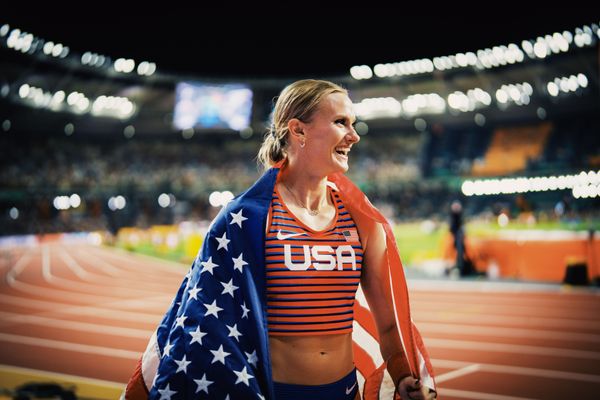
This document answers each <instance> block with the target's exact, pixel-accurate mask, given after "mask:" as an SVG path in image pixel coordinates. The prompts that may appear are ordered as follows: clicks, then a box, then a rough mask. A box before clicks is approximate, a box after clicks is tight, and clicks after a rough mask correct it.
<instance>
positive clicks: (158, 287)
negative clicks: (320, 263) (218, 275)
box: [0, 243, 600, 400]
mask: <svg viewBox="0 0 600 400" xmlns="http://www.w3.org/2000/svg"><path fill="white" fill-rule="evenodd" d="M186 270H187V267H186V266H183V265H179V264H173V263H169V262H165V261H158V260H156V259H152V258H148V257H143V256H136V255H130V254H127V253H124V252H120V251H117V250H113V249H109V248H104V247H97V246H91V245H86V244H65V243H46V244H42V245H39V246H31V247H11V248H8V247H6V248H2V249H0V274H1V276H2V279H1V282H0V367H1V368H0V382H4V384H6V381H7V379H8V380H10V376H12V375H10V376H9V375H7V374H8V373H7V372H6V371H9V370H10V369H11V368H12V367H21V368H27V370H22V369H21V368H18V370H19V371H31V370H35V371H37V372H39V371H48V372H54V373H60V374H65V375H60V376H62V377H65V376H66V377H68V378H69V379H72V380H73V381H75V382H77V380H78V379H80V378H79V377H83V378H93V382H96V383H100V384H104V385H106V386H112V387H113V389H115V388H116V389H120V388H122V387H123V385H124V384H125V383H126V382H127V380H128V378H129V376H130V374H131V372H132V370H133V368H134V366H135V364H136V362H137V360H138V358H139V356H140V354H141V352H142V351H143V350H144V349H145V347H146V343H147V340H148V338H149V337H150V335H151V334H152V331H153V330H154V328H155V327H156V325H157V323H158V322H159V320H160V318H161V317H162V314H163V313H164V311H165V310H166V309H167V307H168V306H169V304H170V301H171V299H172V296H173V295H174V294H175V292H176V290H177V288H178V287H179V283H180V281H181V279H182V277H183V275H184V274H185V273H186ZM409 286H410V287H411V289H410V291H411V303H412V310H413V319H414V320H415V322H416V323H417V325H418V326H419V328H420V330H421V333H422V334H423V336H424V340H425V343H426V345H427V347H428V349H429V352H430V356H431V358H432V362H433V365H434V368H435V372H436V375H437V381H438V385H439V393H440V398H442V399H445V400H451V399H481V400H517V399H575V398H577V399H596V398H598V397H597V396H598V393H600V312H599V311H600V292H599V291H598V290H593V289H578V290H574V289H569V288H565V287H561V286H558V285H553V286H552V285H527V284H503V283H494V284H492V283H484V282H451V281H431V280H411V281H409ZM2 375H4V376H2ZM49 376H58V375H49ZM83 380H87V381H91V380H90V379H83ZM83 380H82V381H83ZM112 393H113V395H114V393H115V390H113V392H112ZM94 397H103V398H110V397H106V395H100V394H99V392H97V393H96V396H94Z"/></svg>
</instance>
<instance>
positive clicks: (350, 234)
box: [342, 229, 358, 242]
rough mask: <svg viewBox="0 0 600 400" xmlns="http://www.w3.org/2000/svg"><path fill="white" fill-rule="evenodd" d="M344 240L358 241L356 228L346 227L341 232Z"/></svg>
mask: <svg viewBox="0 0 600 400" xmlns="http://www.w3.org/2000/svg"><path fill="white" fill-rule="evenodd" d="M342 234H343V235H344V239H346V242H358V232H357V231H356V229H348V230H345V231H343V232H342Z"/></svg>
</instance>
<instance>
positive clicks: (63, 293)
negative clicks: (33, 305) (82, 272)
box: [12, 278, 114, 304]
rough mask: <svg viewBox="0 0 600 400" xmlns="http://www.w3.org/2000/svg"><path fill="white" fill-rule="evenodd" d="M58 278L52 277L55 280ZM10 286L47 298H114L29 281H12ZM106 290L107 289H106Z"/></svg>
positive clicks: (97, 300) (78, 300)
mask: <svg viewBox="0 0 600 400" xmlns="http://www.w3.org/2000/svg"><path fill="white" fill-rule="evenodd" d="M56 279H58V278H54V280H56ZM12 287H13V288H14V289H16V290H19V291H21V292H24V293H27V294H32V295H36V296H43V297H48V298H58V299H60V300H65V301H73V302H75V303H92V304H98V303H107V302H110V301H112V300H114V296H112V295H107V296H99V295H93V294H87V293H76V292H74V291H71V290H61V289H52V288H47V287H43V286H38V285H31V284H29V283H25V282H20V281H14V282H13V284H12ZM106 292H107V291H106Z"/></svg>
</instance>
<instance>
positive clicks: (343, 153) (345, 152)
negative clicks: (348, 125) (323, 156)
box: [335, 148, 350, 157]
mask: <svg viewBox="0 0 600 400" xmlns="http://www.w3.org/2000/svg"><path fill="white" fill-rule="evenodd" d="M335 152H336V153H337V154H339V155H341V156H344V157H348V153H350V149H346V148H336V149H335Z"/></svg>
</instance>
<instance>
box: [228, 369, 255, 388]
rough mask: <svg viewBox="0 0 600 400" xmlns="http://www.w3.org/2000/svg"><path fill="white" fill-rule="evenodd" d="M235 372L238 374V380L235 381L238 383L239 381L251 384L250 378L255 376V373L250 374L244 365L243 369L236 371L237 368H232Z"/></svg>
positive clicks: (247, 384)
mask: <svg viewBox="0 0 600 400" xmlns="http://www.w3.org/2000/svg"><path fill="white" fill-rule="evenodd" d="M232 371H233V373H234V374H236V375H237V377H238V378H237V380H236V381H235V383H236V385H237V384H238V383H241V382H244V384H246V386H250V379H251V378H254V375H250V374H249V373H248V371H246V367H244V369H242V370H241V371H236V370H232Z"/></svg>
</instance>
